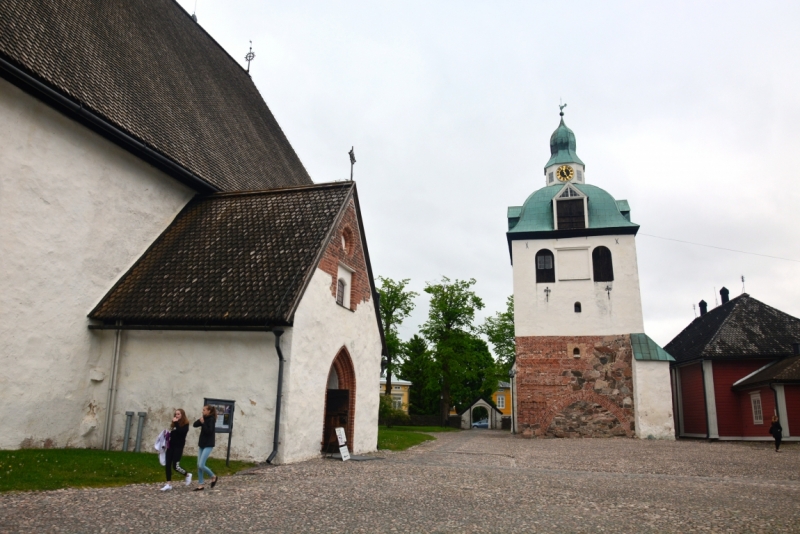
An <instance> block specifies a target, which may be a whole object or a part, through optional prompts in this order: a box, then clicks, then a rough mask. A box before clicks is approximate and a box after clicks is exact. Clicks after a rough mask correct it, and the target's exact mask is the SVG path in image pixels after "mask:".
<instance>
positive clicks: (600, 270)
mask: <svg viewBox="0 0 800 534" xmlns="http://www.w3.org/2000/svg"><path fill="white" fill-rule="evenodd" d="M592 267H593V269H594V281H595V282H613V281H614V266H613V265H612V263H611V251H610V250H608V249H607V248H606V247H595V248H594V250H593V251H592Z"/></svg>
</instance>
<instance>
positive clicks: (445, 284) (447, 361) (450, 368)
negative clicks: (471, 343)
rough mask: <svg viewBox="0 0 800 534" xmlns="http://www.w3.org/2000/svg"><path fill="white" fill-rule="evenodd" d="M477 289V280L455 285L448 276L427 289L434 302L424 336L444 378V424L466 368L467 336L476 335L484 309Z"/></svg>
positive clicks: (442, 414)
mask: <svg viewBox="0 0 800 534" xmlns="http://www.w3.org/2000/svg"><path fill="white" fill-rule="evenodd" d="M474 285H475V279H474V278H471V279H469V280H452V281H451V280H450V279H449V278H447V277H446V276H443V277H442V280H441V282H439V283H437V284H431V283H428V284H426V285H425V292H426V293H428V294H429V295H430V296H431V301H430V309H429V311H428V320H427V321H426V322H425V324H424V325H423V326H422V333H423V335H424V336H425V337H426V338H427V339H428V341H430V343H431V344H432V345H433V347H434V350H433V355H434V356H433V357H434V361H435V362H436V364H437V366H438V372H439V373H440V377H441V402H440V406H439V410H440V411H439V413H440V415H441V418H442V424H446V422H447V416H448V413H449V411H450V406H451V405H452V399H451V391H452V386H453V384H454V380H457V379H458V376H457V375H458V373H459V372H461V369H460V368H461V367H462V366H463V364H464V361H463V360H464V358H463V354H464V346H465V341H464V335H465V334H471V333H473V331H474V330H475V328H474V326H473V321H474V320H475V312H476V311H477V310H480V309H482V308H483V300H481V298H480V297H478V295H476V294H475V292H474V291H472V289H471V288H472V286H474Z"/></svg>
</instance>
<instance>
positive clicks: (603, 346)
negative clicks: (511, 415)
mask: <svg viewBox="0 0 800 534" xmlns="http://www.w3.org/2000/svg"><path fill="white" fill-rule="evenodd" d="M576 349H577V351H576ZM632 356H633V351H632V348H631V340H630V336H628V335H620V336H568V337H567V336H563V337H562V336H535V337H518V338H517V360H516V364H517V375H516V386H517V421H518V425H519V428H520V430H521V431H522V433H523V435H526V436H534V435H535V436H550V437H570V438H572V437H575V438H577V437H612V436H633V434H634V430H635V429H634V417H633V378H632V375H633V371H632V368H631V358H632Z"/></svg>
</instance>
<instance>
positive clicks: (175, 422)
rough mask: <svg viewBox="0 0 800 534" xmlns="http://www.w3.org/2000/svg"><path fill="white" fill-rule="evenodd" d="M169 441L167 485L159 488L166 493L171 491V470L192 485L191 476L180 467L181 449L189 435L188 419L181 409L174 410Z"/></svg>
mask: <svg viewBox="0 0 800 534" xmlns="http://www.w3.org/2000/svg"><path fill="white" fill-rule="evenodd" d="M170 428H171V429H172V430H170V433H169V439H168V440H167V465H166V466H165V467H166V468H167V484H166V485H165V486H164V487H163V488H161V491H168V490H171V489H172V484H170V482H171V481H172V470H173V469H175V471H177V472H178V473H180V474H182V475H183V476H184V477H185V481H186V485H187V486H188V485H189V484H191V483H192V474H191V473H187V472H186V470H185V469H183V468H182V467H181V464H180V461H181V456H183V447H184V446H185V445H186V434H188V433H189V418H188V417H186V412H184V411H183V408H178V409H177V410H175V414H174V416H173V417H172V426H171V427H170Z"/></svg>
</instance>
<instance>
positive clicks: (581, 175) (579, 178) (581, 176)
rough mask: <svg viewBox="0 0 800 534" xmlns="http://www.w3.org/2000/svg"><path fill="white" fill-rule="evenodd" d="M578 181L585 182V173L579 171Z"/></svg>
mask: <svg viewBox="0 0 800 534" xmlns="http://www.w3.org/2000/svg"><path fill="white" fill-rule="evenodd" d="M578 181H579V182H582V181H583V171H578Z"/></svg>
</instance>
